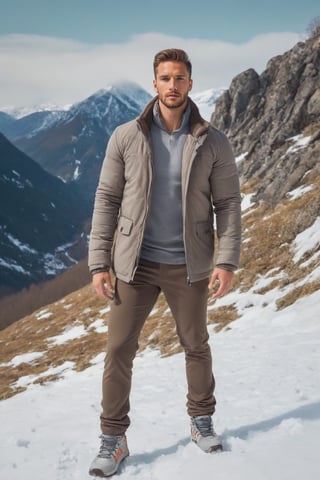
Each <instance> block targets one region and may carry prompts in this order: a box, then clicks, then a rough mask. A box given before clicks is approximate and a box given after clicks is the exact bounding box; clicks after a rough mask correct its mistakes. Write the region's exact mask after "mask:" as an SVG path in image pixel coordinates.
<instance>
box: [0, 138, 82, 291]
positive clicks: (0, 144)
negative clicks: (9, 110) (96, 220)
mask: <svg viewBox="0 0 320 480" xmlns="http://www.w3.org/2000/svg"><path fill="white" fill-rule="evenodd" d="M81 204H83V201H82V199H81V197H80V195H79V194H78V193H77V191H76V190H75V189H74V188H73V187H72V186H68V185H66V184H64V183H63V182H62V181H61V180H59V179H58V178H56V177H54V176H53V175H50V174H49V173H48V172H46V171H45V170H43V168H42V167H40V166H39V165H38V163H36V162H35V161H33V160H32V159H31V158H29V157H28V156H27V155H25V154H24V153H22V152H21V151H19V150H18V149H17V148H16V147H15V146H13V145H12V144H11V143H10V142H9V141H8V140H7V139H6V138H5V137H4V136H3V135H2V134H0V250H1V258H0V278H1V280H0V293H1V292H5V291H10V290H13V291H15V290H19V289H21V288H22V287H25V286H27V285H30V284H32V283H36V282H39V281H41V280H44V279H46V278H50V277H52V276H54V275H55V274H56V273H57V272H60V271H62V270H64V269H66V268H67V267H68V266H70V265H72V264H74V263H75V262H76V260H77V258H79V256H78V255H77V254H76V255H75V258H71V257H70V256H69V255H68V249H70V247H71V246H73V247H74V245H75V244H76V243H79V242H80V243H83V241H84V239H82V237H83V228H84V223H85V221H86V219H87V217H88V215H89V212H88V209H87V208H86V207H85V206H82V207H81V208H79V205H81ZM85 243H86V242H85ZM83 255H84V252H83V248H82V253H81V254H80V257H81V256H83Z"/></svg>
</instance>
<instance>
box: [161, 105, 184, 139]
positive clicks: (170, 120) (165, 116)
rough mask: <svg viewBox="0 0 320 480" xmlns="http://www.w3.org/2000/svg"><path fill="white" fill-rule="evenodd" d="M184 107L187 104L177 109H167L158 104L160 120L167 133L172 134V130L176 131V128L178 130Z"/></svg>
mask: <svg viewBox="0 0 320 480" xmlns="http://www.w3.org/2000/svg"><path fill="white" fill-rule="evenodd" d="M186 106H187V102H186V103H184V104H183V105H181V107H178V108H168V107H166V106H165V105H164V104H163V103H161V102H159V112H160V115H161V119H162V121H163V123H164V125H165V127H166V129H167V130H168V132H173V131H174V130H178V128H180V126H181V122H182V117H183V114H184V111H185V109H186Z"/></svg>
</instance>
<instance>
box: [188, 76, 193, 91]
mask: <svg viewBox="0 0 320 480" xmlns="http://www.w3.org/2000/svg"><path fill="white" fill-rule="evenodd" d="M192 87H193V80H191V79H190V80H189V92H191V90H192Z"/></svg>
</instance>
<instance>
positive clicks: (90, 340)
mask: <svg viewBox="0 0 320 480" xmlns="http://www.w3.org/2000/svg"><path fill="white" fill-rule="evenodd" d="M307 180H308V181H310V182H312V183H313V185H314V188H313V190H311V191H309V192H307V193H305V194H304V196H303V197H300V198H297V199H296V200H292V199H291V200H290V199H289V198H288V199H287V200H285V201H284V202H283V203H282V204H280V205H278V206H277V207H275V208H270V207H268V206H267V205H264V204H261V205H256V206H255V207H254V208H252V209H251V210H250V211H249V212H246V215H245V216H244V218H243V231H244V235H243V237H244V243H243V248H242V255H241V268H240V269H239V271H238V273H237V274H236V277H235V282H234V287H233V288H234V289H236V290H238V291H240V292H246V291H248V290H250V289H252V290H253V291H254V292H255V293H256V294H261V295H264V294H265V293H266V292H268V291H269V290H272V289H278V291H279V292H281V290H282V289H283V290H284V292H285V293H284V294H283V296H282V297H280V298H279V299H278V302H277V307H278V309H281V308H285V307H286V306H288V305H290V304H292V303H294V302H295V301H296V300H297V299H298V298H301V297H302V296H304V295H309V294H310V293H312V292H314V291H315V290H318V289H319V287H320V284H319V281H313V282H308V283H305V282H304V279H305V278H306V276H307V275H308V274H310V273H311V272H312V271H313V270H314V269H315V268H316V267H317V266H319V262H320V260H319V256H318V257H317V256H316V255H315V254H316V252H317V251H318V250H319V248H320V246H319V245H318V246H317V247H316V248H314V250H313V251H311V252H307V253H306V254H305V256H304V257H303V258H302V259H301V260H300V261H299V262H298V263H294V262H293V251H292V248H291V247H292V241H293V240H294V239H295V237H296V235H297V234H298V233H300V232H302V231H303V230H305V229H306V228H307V227H308V226H310V225H311V224H312V223H313V221H314V220H315V218H316V217H317V216H318V215H319V214H320V176H319V174H317V173H315V172H310V173H309V174H308V176H307V177H306V181H307ZM253 185H254V183H252V184H251V185H249V186H248V184H246V185H245V186H244V189H243V190H244V191H245V192H246V193H250V191H251V190H250V188H252V187H253ZM249 187H250V188H249ZM307 260H309V263H308V264H307V266H305V265H304V262H306V261H307ZM279 272H281V275H278V276H276V274H277V273H279ZM260 276H266V277H268V278H270V279H271V281H270V283H269V284H268V286H266V287H264V288H260V289H258V288H257V289H256V290H255V289H254V286H255V284H256V282H257V280H258V278H259V277H260ZM273 277H275V278H274V279H273ZM272 279H273V280H272ZM290 287H291V288H290ZM106 307H108V304H107V302H105V301H103V300H100V299H99V298H98V297H97V296H96V295H95V294H94V292H93V290H92V287H91V285H87V286H85V287H83V288H81V289H80V290H78V291H76V292H73V293H70V294H69V295H67V296H66V297H64V298H63V299H62V300H60V301H57V302H55V303H52V304H50V305H47V306H46V307H42V308H41V309H39V310H37V311H36V312H34V313H33V314H31V315H28V316H27V317H25V318H23V319H21V320H20V321H18V322H16V323H14V324H12V325H10V326H9V327H7V328H6V329H5V330H3V331H0V378H1V384H0V399H4V398H8V397H10V396H12V395H15V394H16V393H18V392H20V391H22V390H23V389H24V387H23V386H19V384H18V385H17V384H16V382H17V381H18V380H19V379H21V377H24V376H26V377H27V376H31V377H30V382H31V383H39V384H46V383H47V382H49V381H53V380H56V379H58V378H60V377H61V374H59V373H55V372H54V371H53V372H52V368H55V367H59V366H61V365H63V364H64V362H67V361H69V362H73V368H74V370H77V371H80V370H83V369H85V368H87V367H88V366H90V365H91V362H92V360H93V359H94V358H95V357H96V356H97V355H98V354H100V353H101V352H104V351H105V348H106V343H107V340H108V334H107V333H106V332H105V333H99V332H97V331H96V330H95V328H94V327H93V326H92V324H93V322H95V321H96V320H98V319H100V320H101V321H102V322H103V324H104V325H105V326H107V325H108V313H107V312H104V313H102V312H101V311H103V310H105V309H106ZM208 307H209V308H208V323H209V324H212V325H213V326H214V329H215V331H217V332H218V331H220V330H222V329H228V328H231V325H232V322H233V321H234V320H236V319H237V318H239V316H240V314H239V312H238V311H237V306H236V305H235V304H229V305H226V306H224V307H215V304H214V303H213V302H212V301H211V300H210V299H209V300H208ZM45 312H50V313H51V316H50V317H48V318H45V316H44V313H45ZM40 313H42V318H39V317H40ZM79 325H82V326H83V328H85V329H86V334H85V335H83V336H80V337H79V338H76V339H73V340H69V341H68V342H66V343H63V344H62V345H57V344H54V343H53V342H52V341H50V337H55V336H57V335H60V334H62V333H63V332H64V331H65V330H66V329H70V328H73V327H75V326H79ZM147 346H149V347H151V348H157V349H158V350H159V351H160V353H161V355H164V356H165V355H172V354H174V353H177V352H180V351H181V347H180V345H179V340H178V337H177V334H176V329H175V323H174V321H173V318H172V315H171V313H170V311H169V310H168V305H167V303H166V301H165V298H164V297H163V295H162V294H161V295H160V296H159V299H158V301H157V303H156V305H155V308H154V310H153V311H152V312H151V315H150V316H149V318H148V320H147V321H146V323H145V326H144V328H143V330H142V334H141V337H140V347H139V348H140V351H142V350H143V349H145V348H146V347H147ZM30 352H43V356H41V357H40V358H38V359H36V360H34V361H33V362H28V363H21V364H19V365H16V366H13V365H10V364H9V365H6V364H8V363H9V362H10V361H11V360H12V359H13V358H14V357H15V356H16V355H21V354H24V353H30Z"/></svg>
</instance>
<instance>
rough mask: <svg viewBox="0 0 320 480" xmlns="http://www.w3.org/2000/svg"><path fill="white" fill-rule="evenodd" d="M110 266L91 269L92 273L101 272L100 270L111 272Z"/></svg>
mask: <svg viewBox="0 0 320 480" xmlns="http://www.w3.org/2000/svg"><path fill="white" fill-rule="evenodd" d="M109 270H110V267H107V266H106V265H105V266H104V267H99V268H94V269H93V270H91V271H90V273H91V274H92V275H94V274H95V273H100V272H109Z"/></svg>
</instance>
